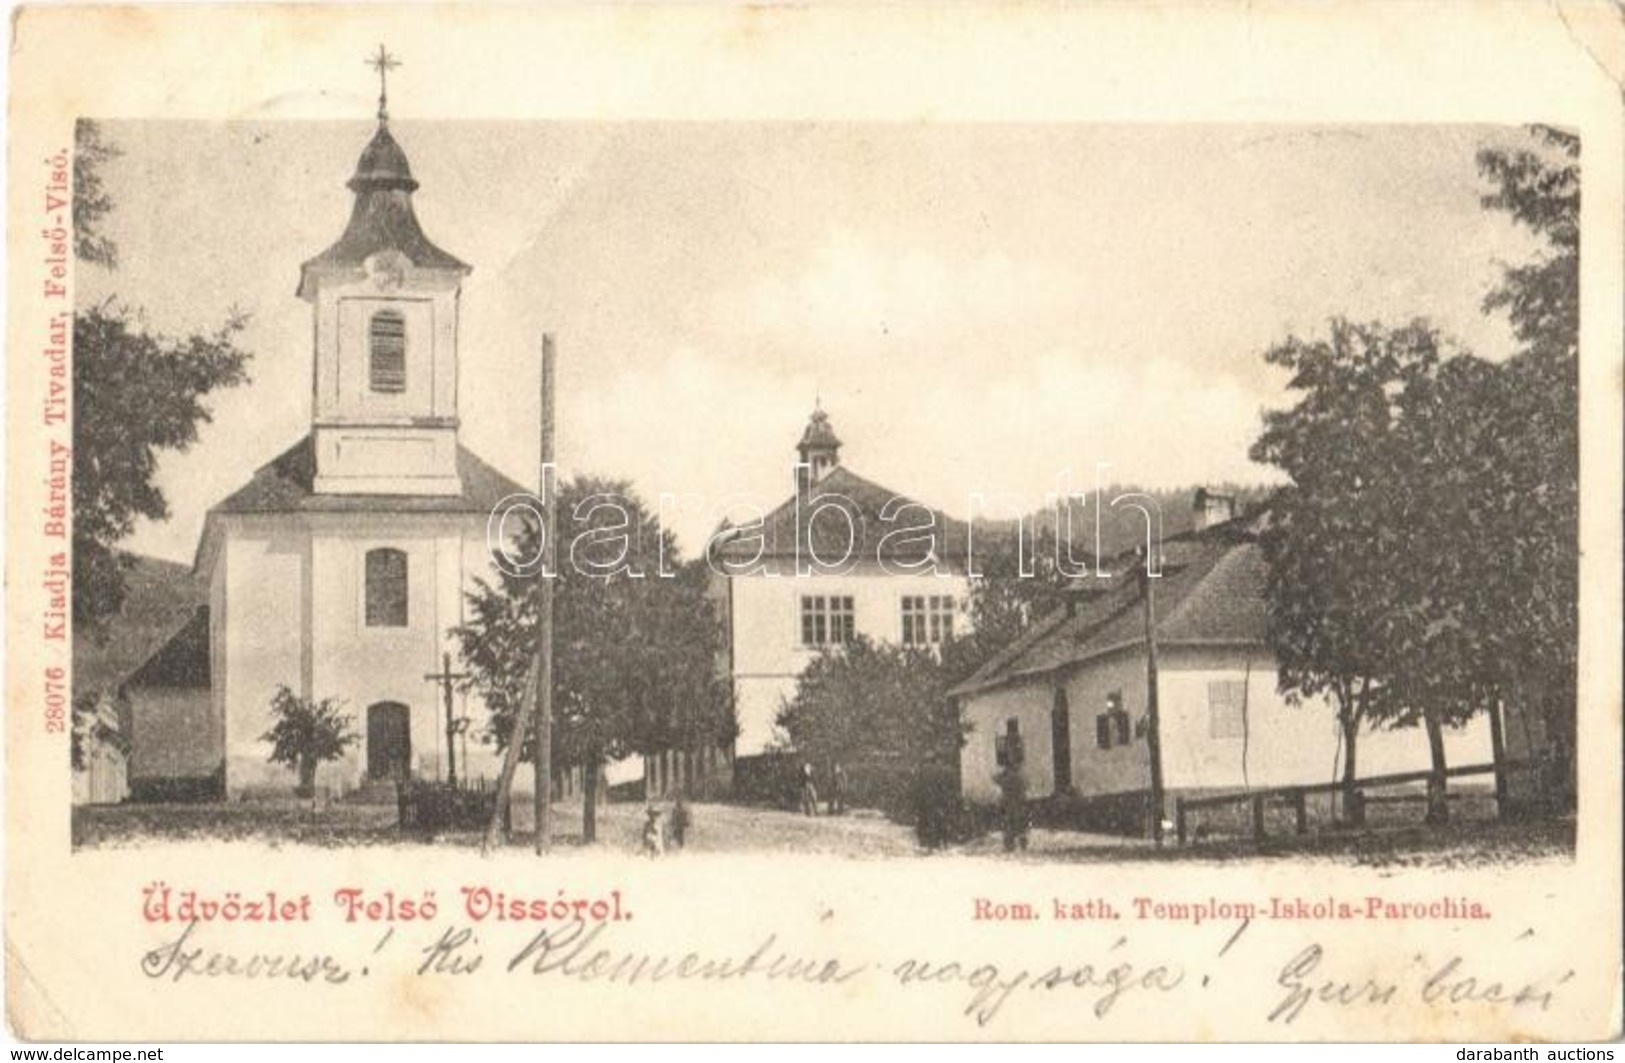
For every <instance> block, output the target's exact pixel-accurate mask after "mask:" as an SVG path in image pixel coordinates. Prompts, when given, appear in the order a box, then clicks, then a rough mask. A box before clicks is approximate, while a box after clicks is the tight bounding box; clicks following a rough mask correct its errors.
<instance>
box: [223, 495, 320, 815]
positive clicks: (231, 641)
mask: <svg viewBox="0 0 1625 1063" xmlns="http://www.w3.org/2000/svg"><path fill="white" fill-rule="evenodd" d="M228 538H229V540H230V541H229V544H228V547H227V549H226V550H225V551H223V553H222V555H221V558H220V559H219V561H218V562H217V565H218V566H219V568H221V569H223V570H224V575H223V584H222V586H221V591H222V594H221V597H222V599H223V601H222V603H221V604H222V606H223V608H221V609H219V610H217V611H215V613H213V614H211V622H212V620H213V617H214V616H215V615H218V616H221V617H223V623H222V625H221V629H220V634H221V635H222V636H223V637H222V638H220V639H218V640H217V643H216V644H217V645H223V646H224V654H223V656H224V665H225V667H224V669H223V673H216V674H215V675H214V676H213V677H212V681H213V684H214V685H215V687H216V688H217V689H219V690H221V691H223V693H224V702H225V705H224V708H225V714H224V718H225V754H226V789H227V792H228V794H232V795H236V794H239V793H242V792H245V791H250V790H261V789H270V790H275V791H286V790H291V789H292V787H293V786H294V783H295V781H296V779H295V777H294V773H293V772H292V771H291V770H290V769H288V768H285V767H282V766H281V765H274V764H271V763H269V762H267V760H266V757H267V756H268V754H269V753H270V745H269V744H268V743H266V742H263V741H261V737H260V736H262V735H263V734H265V732H266V731H267V730H269V729H270V727H271V725H272V723H273V720H272V717H271V710H270V706H271V698H272V697H273V696H274V695H275V693H276V690H277V687H279V686H287V687H288V688H290V689H291V690H293V691H294V692H295V693H300V692H301V691H302V688H303V682H302V674H303V668H302V658H303V639H302V638H301V632H302V631H303V629H304V612H305V610H304V600H303V595H304V588H305V578H304V563H305V560H304V559H305V551H304V533H303V531H302V529H301V528H300V527H299V526H298V525H297V524H294V523H281V524H280V526H278V525H273V524H270V523H269V522H262V523H261V524H260V526H258V527H252V528H251V527H248V526H246V525H244V526H239V527H238V528H236V529H234V533H233V534H230V535H229V536H228ZM217 571H218V569H217Z"/></svg>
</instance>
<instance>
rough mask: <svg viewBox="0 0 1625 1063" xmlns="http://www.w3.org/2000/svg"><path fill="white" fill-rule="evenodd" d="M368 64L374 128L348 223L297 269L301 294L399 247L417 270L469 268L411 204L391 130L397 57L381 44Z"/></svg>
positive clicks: (407, 170) (406, 167)
mask: <svg viewBox="0 0 1625 1063" xmlns="http://www.w3.org/2000/svg"><path fill="white" fill-rule="evenodd" d="M367 65H368V66H370V67H372V68H373V69H374V70H376V71H377V72H378V128H377V129H376V130H375V131H374V132H373V135H372V140H371V141H369V142H368V144H367V146H366V147H365V148H364V149H363V150H362V152H361V158H360V159H358V160H357V161H356V166H355V174H354V176H352V177H351V178H350V180H349V181H347V182H346V183H345V186H346V187H347V188H349V189H350V191H351V192H354V193H355V205H354V206H353V208H352V209H351V211H350V223H349V224H348V225H347V226H346V227H345V229H344V233H343V235H342V236H340V237H339V239H338V241H337V242H336V243H334V244H333V245H332V246H331V247H329V248H328V249H327V250H325V251H323V252H322V253H321V254H319V255H317V256H316V257H315V258H313V259H311V260H310V261H308V262H306V263H305V264H304V267H303V269H302V270H301V273H300V279H299V295H300V297H301V298H304V299H312V298H314V295H315V290H316V287H315V285H316V280H317V277H318V275H320V274H323V273H332V272H335V271H336V272H339V273H353V272H357V271H360V270H362V269H364V268H365V267H366V263H367V260H368V259H371V258H373V256H375V255H377V254H378V253H379V252H382V251H394V252H399V253H400V255H402V256H404V257H405V260H406V262H407V263H409V264H410V265H412V266H415V267H417V268H418V269H420V270H446V271H452V272H456V273H459V274H466V273H468V272H469V267H468V266H467V265H466V264H464V263H463V262H461V261H459V260H458V259H457V258H456V257H454V256H452V255H450V254H447V253H446V252H445V251H442V250H441V249H440V248H438V247H436V246H435V245H434V243H433V242H431V241H430V240H429V238H428V237H427V236H425V235H424V233H423V227H422V226H421V225H419V224H418V218H417V212H416V211H415V210H414V209H413V207H412V193H413V192H416V191H417V189H418V182H417V180H416V179H415V178H414V177H413V176H412V165H411V163H409V162H408V161H407V159H406V152H405V151H403V150H402V149H401V146H400V144H398V143H397V142H396V141H395V137H394V136H393V134H391V133H390V131H389V72H390V71H391V70H393V69H395V68H396V67H398V66H400V65H401V62H400V60H399V59H397V58H395V57H394V56H393V55H391V54H390V53H389V50H388V49H386V48H385V47H384V46H383V45H381V44H380V45H379V46H378V52H377V54H376V55H374V56H372V57H371V58H369V59H368V60H367Z"/></svg>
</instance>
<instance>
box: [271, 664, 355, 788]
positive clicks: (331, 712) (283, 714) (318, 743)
mask: <svg viewBox="0 0 1625 1063" xmlns="http://www.w3.org/2000/svg"><path fill="white" fill-rule="evenodd" d="M271 715H272V716H274V717H275V718H276V723H275V724H273V725H272V727H271V729H270V730H269V731H267V732H265V733H264V734H263V735H261V736H260V741H262V742H269V743H271V753H270V756H269V757H268V758H267V759H268V760H270V762H271V763H272V764H282V765H285V766H286V767H289V768H292V769H294V770H295V771H297V772H298V773H299V784H298V786H297V787H295V789H294V793H296V794H298V795H299V796H300V797H310V796H312V795H314V794H315V793H316V768H317V767H318V766H319V765H321V764H324V763H326V762H327V761H330V760H338V759H339V758H341V757H343V756H344V750H345V749H346V748H347V747H349V746H351V745H354V744H355V743H356V742H358V741H360V740H361V736H360V735H359V734H357V733H356V732H355V730H354V723H355V719H354V717H352V716H350V715H349V714H347V713H345V712H342V711H341V710H340V708H339V704H338V702H336V701H334V700H333V699H332V698H323V699H321V700H320V701H313V700H311V699H309V698H302V697H300V696H299V695H297V694H295V693H294V692H293V691H292V690H289V689H288V688H287V687H285V686H280V687H277V691H276V694H275V695H274V696H273V697H272V698H271Z"/></svg>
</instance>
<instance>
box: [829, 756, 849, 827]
mask: <svg viewBox="0 0 1625 1063" xmlns="http://www.w3.org/2000/svg"><path fill="white" fill-rule="evenodd" d="M845 812H846V769H845V768H843V767H841V762H840V761H838V760H837V761H836V762H835V767H834V768H833V769H831V771H830V779H829V814H830V815H832V816H839V815H842V814H844V813H845Z"/></svg>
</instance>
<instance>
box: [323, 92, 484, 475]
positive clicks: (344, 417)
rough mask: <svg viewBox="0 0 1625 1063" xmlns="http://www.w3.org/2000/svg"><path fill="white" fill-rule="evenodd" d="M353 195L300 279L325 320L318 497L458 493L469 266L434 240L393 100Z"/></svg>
mask: <svg viewBox="0 0 1625 1063" xmlns="http://www.w3.org/2000/svg"><path fill="white" fill-rule="evenodd" d="M349 188H350V190H351V191H352V192H354V193H355V206H354V208H353V209H352V210H351V213H350V223H349V225H348V226H346V227H345V230H344V235H342V236H340V237H339V239H338V242H337V243H335V244H333V246H332V247H329V248H328V249H327V250H326V251H323V252H322V253H321V254H319V255H317V256H316V257H315V258H313V259H311V260H310V261H309V262H306V263H305V265H304V268H303V269H302V270H301V272H300V277H299V296H300V298H302V299H304V300H306V301H307V302H309V303H310V304H311V305H312V307H314V309H315V314H316V365H315V377H314V386H315V391H314V394H313V396H312V400H313V404H314V411H315V416H314V423H313V427H314V433H315V446H316V481H315V485H314V487H315V490H316V491H317V492H318V493H320V494H371V495H448V494H457V493H458V492H459V490H460V486H461V485H460V484H459V483H458V480H457V309H458V302H459V298H460V296H461V294H462V284H463V278H464V277H465V276H467V275H468V273H469V267H468V266H466V265H464V264H463V263H462V262H459V261H458V260H457V259H456V258H453V257H452V256H451V255H449V254H447V253H446V252H444V251H442V250H441V249H440V248H438V247H436V246H435V245H434V244H433V243H431V242H430V241H429V238H428V237H427V236H425V235H424V234H423V229H422V227H421V226H419V224H418V219H417V214H416V213H415V212H414V211H413V209H412V193H413V192H415V191H417V188H418V183H417V181H416V180H414V179H413V177H412V167H411V166H410V165H409V164H408V163H407V160H406V153H405V152H403V151H402V150H401V148H400V145H399V144H397V143H396V142H395V138H394V137H393V136H391V135H390V132H389V112H388V110H387V108H386V106H385V101H384V99H383V97H380V101H379V108H378V131H377V132H376V133H374V134H373V137H372V142H371V143H369V144H368V145H367V147H366V150H365V151H363V152H362V153H361V159H360V161H359V162H357V164H356V170H355V176H354V177H352V178H350V181H349Z"/></svg>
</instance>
